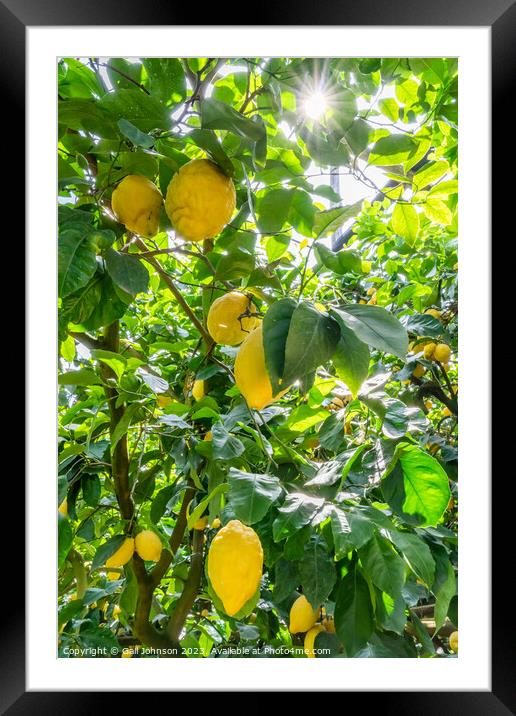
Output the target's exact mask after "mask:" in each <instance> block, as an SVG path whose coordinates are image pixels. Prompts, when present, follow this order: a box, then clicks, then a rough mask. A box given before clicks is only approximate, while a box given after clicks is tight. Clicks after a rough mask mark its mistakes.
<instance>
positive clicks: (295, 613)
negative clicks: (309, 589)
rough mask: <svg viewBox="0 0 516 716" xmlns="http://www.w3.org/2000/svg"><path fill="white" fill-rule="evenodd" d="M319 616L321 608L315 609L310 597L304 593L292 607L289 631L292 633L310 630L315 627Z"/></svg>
mask: <svg viewBox="0 0 516 716" xmlns="http://www.w3.org/2000/svg"><path fill="white" fill-rule="evenodd" d="M318 616H319V610H318V609H314V608H313V607H312V605H311V604H310V602H309V601H308V599H307V598H306V597H305V595H304V594H302V595H301V596H300V597H298V598H297V599H296V601H295V602H294V604H293V605H292V606H291V608H290V617H289V627H288V628H289V631H290V633H291V634H298V633H299V632H304V631H308V630H309V629H311V628H312V627H313V625H314V624H315V622H316V621H317V617H318Z"/></svg>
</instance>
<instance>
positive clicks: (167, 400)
mask: <svg viewBox="0 0 516 716" xmlns="http://www.w3.org/2000/svg"><path fill="white" fill-rule="evenodd" d="M156 402H157V403H158V405H159V407H160V408H166V407H168V406H169V405H171V403H173V400H172V398H171V397H170V395H157V396H156Z"/></svg>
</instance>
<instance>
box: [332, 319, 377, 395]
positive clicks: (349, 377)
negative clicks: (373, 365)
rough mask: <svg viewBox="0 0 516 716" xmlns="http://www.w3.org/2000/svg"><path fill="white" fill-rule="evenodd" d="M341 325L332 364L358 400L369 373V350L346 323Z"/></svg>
mask: <svg viewBox="0 0 516 716" xmlns="http://www.w3.org/2000/svg"><path fill="white" fill-rule="evenodd" d="M339 325H340V340H339V342H338V343H337V348H336V349H335V353H334V354H333V356H332V362H333V365H334V366H335V370H336V372H337V375H338V376H339V378H340V379H341V380H343V381H344V383H345V384H346V385H347V386H348V388H349V389H350V391H351V394H352V395H353V397H354V398H356V397H357V394H358V391H359V390H360V386H361V385H362V383H363V382H364V380H365V379H366V378H367V374H368V372H369V358H370V354H369V348H368V347H367V345H366V344H365V343H364V342H363V341H361V340H360V339H359V338H357V336H356V335H355V333H354V332H353V331H352V330H351V329H350V328H348V327H347V326H346V325H345V323H344V322H341V323H340V324H339Z"/></svg>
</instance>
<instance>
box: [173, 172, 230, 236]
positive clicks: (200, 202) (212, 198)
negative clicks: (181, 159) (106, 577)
mask: <svg viewBox="0 0 516 716" xmlns="http://www.w3.org/2000/svg"><path fill="white" fill-rule="evenodd" d="M235 206H236V194H235V187H234V185H233V181H232V180H231V179H230V178H229V177H227V176H226V175H225V174H223V173H222V172H221V171H220V169H219V168H218V167H217V166H216V165H215V164H214V163H213V162H210V161H208V160H207V159H193V160H192V161H191V162H188V163H187V164H184V165H183V166H182V167H181V168H180V169H179V170H178V171H177V172H176V173H175V174H174V176H173V177H172V180H171V182H170V184H169V185H168V189H167V196H166V198H165V211H166V212H167V214H168V217H169V219H170V221H171V222H172V225H173V227H174V229H175V230H176V232H177V233H178V234H179V236H181V237H182V238H183V239H185V240H186V241H204V240H205V239H212V238H214V237H215V236H217V235H218V234H220V232H221V231H222V229H223V228H224V227H225V226H226V224H227V223H228V222H229V220H230V219H231V217H232V215H233V212H234V211H235Z"/></svg>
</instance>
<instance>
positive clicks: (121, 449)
mask: <svg viewBox="0 0 516 716" xmlns="http://www.w3.org/2000/svg"><path fill="white" fill-rule="evenodd" d="M58 86H59V92H58V94H59V104H58V119H59V122H58V126H59V133H58V173H59V176H58V180H59V182H58V187H59V197H58V224H59V226H58V228H59V233H58V238H57V241H58V249H59V255H58V300H59V324H58V328H59V352H60V366H59V368H60V371H59V435H58V451H59V455H58V458H59V465H58V505H60V511H59V513H58V524H57V538H58V539H57V549H58V566H59V617H58V619H59V627H60V634H59V654H60V656H69V655H70V650H69V647H71V646H73V647H75V648H76V649H77V648H78V649H79V651H80V654H81V655H82V656H88V655H91V653H90V654H89V653H88V649H90V650H91V649H98V647H105V648H106V649H107V650H108V652H109V650H111V649H112V648H113V650H114V651H113V656H118V655H120V654H121V653H122V650H123V649H124V648H126V645H127V644H130V645H134V644H138V645H140V646H141V647H144V646H145V647H148V648H149V651H148V652H145V653H144V652H142V650H141V649H140V651H139V652H138V657H139V658H147V657H155V656H159V655H160V654H159V653H157V652H156V651H152V650H153V649H154V648H155V647H157V646H158V645H163V644H164V643H166V644H167V645H168V646H172V647H174V648H176V649H177V648H182V649H183V650H184V653H185V655H186V656H188V657H190V658H195V657H201V656H212V657H214V658H220V657H222V656H232V655H233V654H232V652H231V649H233V648H235V647H236V646H252V647H253V649H255V650H256V652H255V654H254V655H256V654H259V655H260V656H263V657H267V656H273V655H274V654H275V653H277V655H278V656H282V657H284V656H285V654H287V655H290V656H295V657H297V656H303V653H302V644H303V635H302V634H301V635H292V634H291V633H290V632H289V629H288V625H289V611H290V608H291V606H292V604H293V602H294V600H295V599H296V598H298V597H299V596H300V595H301V594H303V595H305V596H306V597H307V599H308V600H309V602H310V603H311V604H312V606H313V607H314V608H316V609H319V608H321V607H322V608H323V609H324V614H325V615H326V616H334V620H335V629H336V634H331V633H327V632H326V631H325V632H322V633H321V634H319V635H318V637H317V640H316V643H315V646H316V647H317V649H320V650H326V652H325V653H324V654H321V656H326V657H345V658H389V657H391V658H414V657H425V658H435V657H442V656H447V655H451V653H452V652H451V650H450V647H449V643H448V639H447V635H448V634H449V633H450V630H451V628H455V627H457V626H458V625H457V413H458V409H457V392H458V388H457V385H458V377H457V353H456V347H457V305H458V304H457V201H458V195H457V192H458V184H457V147H458V133H457V111H458V102H457V86H458V83H457V61H456V60H454V59H450V58H448V59H446V58H410V59H407V58H384V59H382V58H334V59H327V60H320V59H310V58H291V59H285V58H271V59H264V58H233V59H226V60H215V59H208V58H189V59H170V58H169V59H167V58H142V59H141V60H134V59H123V58H102V59H98V58H91V59H82V60H79V59H76V58H66V59H62V60H60V62H59V67H58ZM196 158H208V159H210V160H211V161H213V162H214V163H215V164H217V165H218V167H219V168H220V170H221V171H222V172H223V173H224V174H225V175H226V176H227V177H231V180H232V181H233V183H234V186H235V191H236V210H235V213H234V215H233V216H232V217H231V219H230V221H229V223H228V224H227V225H226V227H225V228H224V229H223V230H222V232H221V233H220V234H219V235H218V236H216V237H215V238H214V239H213V241H208V242H205V243H204V245H202V244H194V243H188V242H185V241H183V240H182V239H181V238H180V237H179V236H176V233H175V231H174V228H173V226H172V225H171V223H170V219H169V217H168V215H167V213H166V212H165V211H162V212H161V216H160V225H159V231H158V233H157V234H156V235H155V236H154V237H152V238H144V237H139V236H136V235H135V234H133V233H132V232H130V231H127V230H126V229H125V227H124V226H123V225H122V224H121V223H119V222H117V221H116V220H115V217H114V215H113V212H112V210H111V202H110V198H111V194H112V192H113V190H114V188H115V187H116V186H117V184H118V183H119V182H120V181H121V180H122V179H123V178H124V177H125V176H127V175H128V174H138V175H142V176H144V177H147V178H148V179H150V180H151V181H152V182H154V184H155V185H156V187H157V188H158V189H159V191H160V192H161V194H162V195H163V196H166V193H167V188H168V186H169V183H170V181H171V179H172V178H173V177H174V175H175V174H176V172H177V171H178V170H179V168H180V167H182V166H183V165H185V164H186V163H187V162H188V161H190V160H191V159H196ZM330 174H333V175H334V178H333V179H332V180H330ZM335 174H337V176H335ZM232 290H237V291H240V292H244V293H245V294H246V295H247V296H248V297H249V300H250V304H249V312H250V313H251V314H253V315H254V316H256V317H258V318H260V319H262V321H263V362H264V364H265V368H264V370H265V371H266V376H267V378H268V380H270V383H271V388H272V393H273V395H274V396H276V398H275V399H274V400H273V401H272V402H269V403H268V404H267V405H265V407H264V408H263V409H261V410H255V409H250V408H249V407H248V405H247V403H246V400H245V399H244V397H243V395H242V394H241V392H240V390H239V387H238V386H237V385H236V383H235V372H234V365H235V357H236V355H237V352H238V351H239V346H225V345H215V344H213V343H212V341H211V339H210V337H209V334H207V333H206V329H205V326H206V321H207V315H208V312H209V309H210V306H211V304H212V303H213V301H214V300H215V299H217V298H219V297H220V296H222V295H223V294H224V293H227V292H229V291H232ZM240 318H242V317H240ZM432 344H435V345H438V344H445V345H447V346H449V347H450V349H451V356H450V359H449V360H446V361H445V362H439V361H437V360H436V359H435V358H434V357H433V349H432ZM260 370H262V368H260ZM258 373H259V371H258V370H257V369H256V366H250V374H251V375H252V376H253V379H255V380H257V379H258V378H257V377H256V376H257V375H258ZM278 394H280V395H278ZM235 519H237V520H240V521H241V522H243V523H244V524H245V525H247V526H252V528H253V530H255V532H256V534H257V535H258V537H259V539H260V542H261V545H262V548H263V560H264V569H263V576H262V579H261V582H260V585H259V587H258V589H257V590H256V593H255V594H254V595H253V596H252V597H251V598H250V599H249V600H248V602H247V603H246V604H245V605H244V606H243V607H242V609H241V610H240V612H238V613H237V614H235V615H233V616H232V617H228V615H227V614H226V613H225V612H224V606H223V604H222V603H221V601H220V600H219V598H218V597H217V595H216V594H215V593H214V592H213V589H212V587H211V586H210V584H209V582H208V578H207V572H206V556H207V553H208V550H209V548H210V545H211V544H212V541H213V539H214V537H215V535H216V534H217V532H218V530H219V529H220V527H221V526H224V525H226V524H227V523H228V522H229V521H230V520H235ZM142 530H151V531H152V532H154V533H155V534H156V535H158V536H159V539H160V541H161V543H162V544H163V547H164V550H163V552H162V556H161V559H160V560H159V562H156V563H153V561H152V560H149V559H146V558H145V559H141V558H140V557H139V556H138V555H136V556H135V557H133V559H132V560H130V561H129V562H127V563H126V564H124V565H123V566H122V567H113V568H106V566H105V562H106V560H107V559H109V557H110V556H111V555H112V554H113V553H114V552H115V551H116V550H117V549H118V548H119V547H120V546H121V544H122V543H123V541H124V539H125V536H127V535H131V536H137V534H138V533H139V532H141V531H142ZM185 605H186V606H185ZM142 624H143V625H144V626H143V627H142ZM222 648H224V649H226V651H225V652H224V651H222ZM228 650H229V651H228ZM99 653H100V651H97V652H96V654H97V655H98V654H99ZM134 655H136V653H135V654H134ZM318 656H319V654H318Z"/></svg>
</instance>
